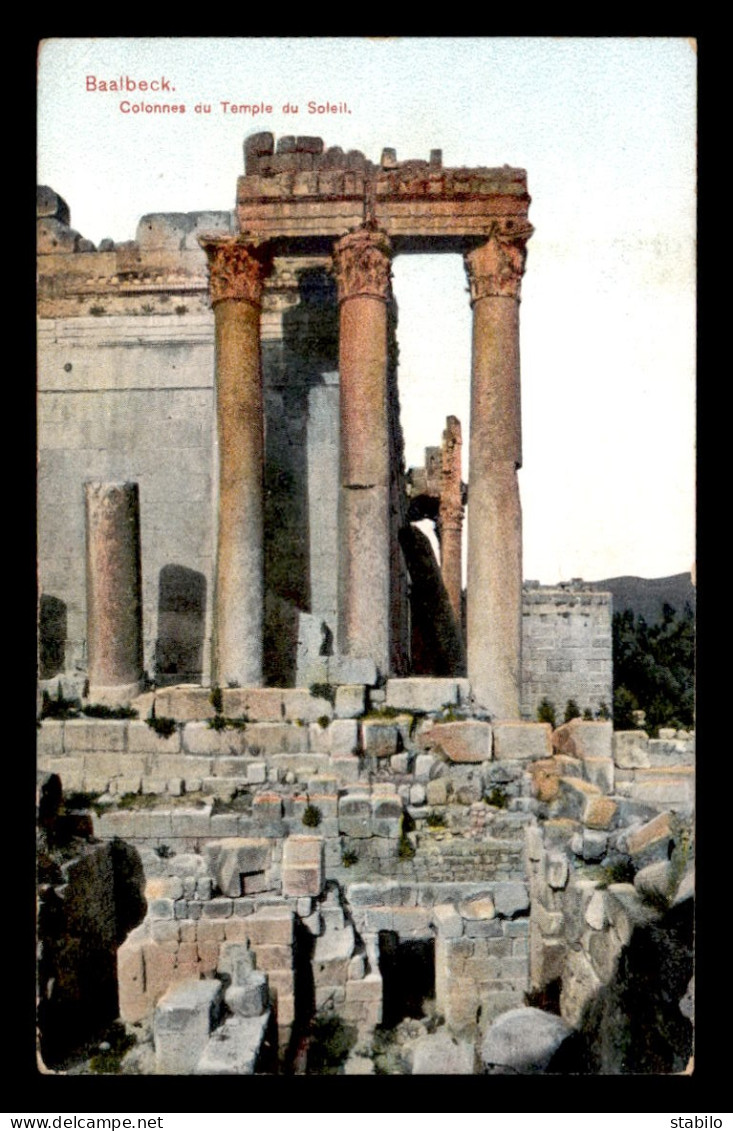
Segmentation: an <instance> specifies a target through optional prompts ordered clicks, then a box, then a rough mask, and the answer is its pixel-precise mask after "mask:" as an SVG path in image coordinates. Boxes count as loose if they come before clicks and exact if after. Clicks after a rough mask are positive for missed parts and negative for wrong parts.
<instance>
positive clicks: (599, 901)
mask: <svg viewBox="0 0 733 1131" xmlns="http://www.w3.org/2000/svg"><path fill="white" fill-rule="evenodd" d="M585 921H586V923H587V924H588V926H589V927H592V928H593V930H594V931H602V930H603V928H604V927H605V925H606V922H607V918H606V897H605V894H604V892H603V891H601V890H600V889H599V890H597V891H594V892H593V895H592V896H591V897H590V900H589V901H588V906H587V907H586V909H585Z"/></svg>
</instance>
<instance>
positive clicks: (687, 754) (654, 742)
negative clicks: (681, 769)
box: [648, 727, 695, 768]
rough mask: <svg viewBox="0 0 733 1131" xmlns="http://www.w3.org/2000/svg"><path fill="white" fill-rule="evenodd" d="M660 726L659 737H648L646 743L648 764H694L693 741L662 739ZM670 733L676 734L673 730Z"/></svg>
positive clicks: (663, 765) (662, 765) (657, 765)
mask: <svg viewBox="0 0 733 1131" xmlns="http://www.w3.org/2000/svg"><path fill="white" fill-rule="evenodd" d="M663 729H664V728H661V727H660V730H659V736H660V737H659V738H650V739H649V745H648V753H649V765H650V766H651V767H652V768H654V767H657V768H663V767H665V766H693V765H694V764H695V744H694V742H689V741H682V740H677V739H671V740H670V739H663V738H662V730H663ZM672 734H673V735H674V734H676V731H673V732H672Z"/></svg>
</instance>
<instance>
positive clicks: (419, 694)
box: [386, 676, 458, 712]
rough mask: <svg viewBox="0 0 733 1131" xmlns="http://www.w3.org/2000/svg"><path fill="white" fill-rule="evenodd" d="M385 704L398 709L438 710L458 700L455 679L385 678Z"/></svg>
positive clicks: (427, 677)
mask: <svg viewBox="0 0 733 1131" xmlns="http://www.w3.org/2000/svg"><path fill="white" fill-rule="evenodd" d="M386 691H387V699H386V702H387V706H388V707H394V708H396V709H397V710H400V711H420V712H429V711H440V710H441V709H442V708H443V707H447V706H451V705H454V704H456V703H457V702H458V686H457V682H456V680H455V679H438V678H435V677H432V676H414V677H411V678H408V679H388V680H387V687H386Z"/></svg>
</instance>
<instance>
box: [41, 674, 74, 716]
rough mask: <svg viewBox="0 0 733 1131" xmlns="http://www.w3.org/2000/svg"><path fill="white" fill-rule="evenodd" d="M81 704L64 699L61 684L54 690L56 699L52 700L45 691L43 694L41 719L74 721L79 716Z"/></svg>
mask: <svg viewBox="0 0 733 1131" xmlns="http://www.w3.org/2000/svg"><path fill="white" fill-rule="evenodd" d="M80 709H81V703H80V701H79V700H78V699H65V698H64V692H63V688H62V687H61V682H60V681H59V683H58V685H57V688H56V698H55V699H52V698H51V696H50V695H49V693H48V692H47V691H44V692H43V702H42V705H41V718H42V719H76V718H78V716H79V711H80Z"/></svg>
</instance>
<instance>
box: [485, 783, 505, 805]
mask: <svg viewBox="0 0 733 1131" xmlns="http://www.w3.org/2000/svg"><path fill="white" fill-rule="evenodd" d="M486 803H487V805H492V806H493V807H494V809H506V807H507V806H508V804H509V796H508V794H507V791H506V790H505V789H504V787H503V786H501V785H495V786H494V787H493V789H491V790H490V791H489V793H487V794H486Z"/></svg>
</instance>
